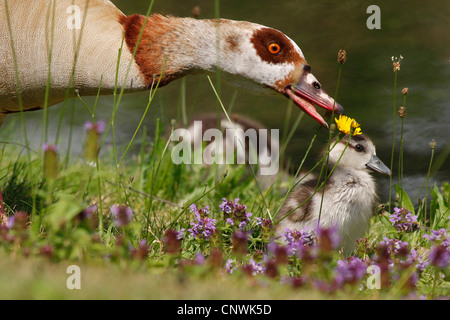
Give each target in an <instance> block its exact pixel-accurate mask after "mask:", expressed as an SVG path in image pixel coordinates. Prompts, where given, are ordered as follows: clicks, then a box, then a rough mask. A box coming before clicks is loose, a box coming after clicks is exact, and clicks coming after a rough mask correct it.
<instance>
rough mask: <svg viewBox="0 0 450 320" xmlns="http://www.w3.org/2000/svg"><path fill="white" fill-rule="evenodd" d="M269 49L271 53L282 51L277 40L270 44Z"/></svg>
mask: <svg viewBox="0 0 450 320" xmlns="http://www.w3.org/2000/svg"><path fill="white" fill-rule="evenodd" d="M267 49H269V52H270V53H271V54H279V53H280V52H281V46H280V45H279V44H278V43H275V42H272V43H271V44H269V46H268V47H267Z"/></svg>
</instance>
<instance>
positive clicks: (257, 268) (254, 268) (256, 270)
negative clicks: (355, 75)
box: [242, 259, 266, 276]
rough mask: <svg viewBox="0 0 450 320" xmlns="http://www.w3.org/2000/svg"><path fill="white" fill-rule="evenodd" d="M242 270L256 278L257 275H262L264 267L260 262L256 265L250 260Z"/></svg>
mask: <svg viewBox="0 0 450 320" xmlns="http://www.w3.org/2000/svg"><path fill="white" fill-rule="evenodd" d="M242 270H243V271H244V272H245V273H247V274H248V275H252V276H256V275H257V274H260V273H264V272H265V271H266V267H264V265H263V264H262V262H258V263H256V262H255V260H253V259H250V261H249V263H248V264H246V265H244V266H242Z"/></svg>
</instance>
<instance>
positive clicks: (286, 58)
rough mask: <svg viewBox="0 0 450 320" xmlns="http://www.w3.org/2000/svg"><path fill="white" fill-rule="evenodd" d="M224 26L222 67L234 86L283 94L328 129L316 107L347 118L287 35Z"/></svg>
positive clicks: (246, 25)
mask: <svg viewBox="0 0 450 320" xmlns="http://www.w3.org/2000/svg"><path fill="white" fill-rule="evenodd" d="M222 24H223V27H222V26H221V28H223V30H221V31H220V35H221V37H220V40H221V42H223V43H222V44H221V47H222V50H221V53H222V57H221V59H223V63H221V64H220V67H221V69H223V70H224V71H225V72H227V73H228V74H230V75H232V76H231V81H230V82H231V84H232V85H235V86H241V87H247V88H248V89H253V91H255V92H258V91H259V92H266V93H280V94H282V95H284V96H286V97H288V98H289V99H292V101H293V102H294V103H295V104H296V105H297V106H298V107H299V108H300V109H301V110H303V111H304V112H305V113H306V114H308V115H309V116H311V117H312V118H314V119H315V120H316V121H317V122H319V123H320V124H321V125H322V126H324V127H326V128H328V125H327V123H326V122H325V120H324V119H323V117H322V116H321V115H320V114H319V113H318V112H317V110H316V108H315V107H314V104H316V105H317V106H319V107H321V108H324V109H325V110H327V112H328V113H331V112H332V111H333V109H334V113H335V114H343V112H344V109H343V108H342V106H341V105H340V104H338V103H337V102H335V101H334V99H333V98H331V97H330V96H329V95H328V94H327V93H326V92H325V90H324V89H323V88H322V85H321V84H320V82H319V81H318V80H317V79H316V78H315V77H314V75H313V74H312V73H311V67H310V66H309V65H308V63H307V62H306V59H305V57H304V55H303V52H302V51H301V49H300V48H299V47H298V45H297V44H296V43H295V42H294V41H293V40H291V39H290V38H289V37H287V36H286V35H285V34H284V33H282V32H280V31H278V30H276V29H272V28H268V27H265V26H261V25H257V24H252V23H243V22H230V21H229V20H228V21H226V23H222ZM239 78H240V79H239Z"/></svg>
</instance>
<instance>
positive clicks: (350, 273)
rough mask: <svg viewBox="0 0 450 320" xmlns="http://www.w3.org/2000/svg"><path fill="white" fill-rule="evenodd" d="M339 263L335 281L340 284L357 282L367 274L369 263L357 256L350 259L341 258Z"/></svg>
mask: <svg viewBox="0 0 450 320" xmlns="http://www.w3.org/2000/svg"><path fill="white" fill-rule="evenodd" d="M337 263H338V265H337V267H336V269H335V273H336V275H335V281H336V282H337V284H338V285H339V286H342V285H344V284H346V283H348V284H352V285H353V284H357V283H359V281H360V280H361V279H362V278H364V276H365V275H366V272H367V265H366V263H365V262H364V261H363V260H361V259H359V258H357V257H351V258H350V259H348V260H339V261H338V262H337Z"/></svg>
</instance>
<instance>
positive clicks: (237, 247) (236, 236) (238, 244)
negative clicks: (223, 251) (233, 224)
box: [231, 230, 248, 254]
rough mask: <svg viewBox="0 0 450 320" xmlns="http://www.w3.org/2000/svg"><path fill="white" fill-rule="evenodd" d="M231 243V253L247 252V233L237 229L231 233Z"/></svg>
mask: <svg viewBox="0 0 450 320" xmlns="http://www.w3.org/2000/svg"><path fill="white" fill-rule="evenodd" d="M231 242H232V244H233V253H236V254H246V253H247V242H248V234H247V233H245V232H244V231H242V230H237V231H236V232H234V233H233V236H232V238H231Z"/></svg>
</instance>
